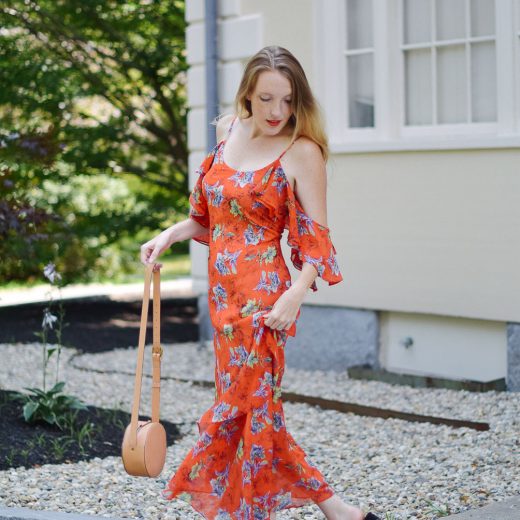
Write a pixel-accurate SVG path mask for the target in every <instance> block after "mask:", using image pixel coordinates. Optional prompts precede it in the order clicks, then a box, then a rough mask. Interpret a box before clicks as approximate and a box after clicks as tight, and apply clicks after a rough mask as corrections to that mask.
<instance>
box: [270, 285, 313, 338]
mask: <svg viewBox="0 0 520 520" xmlns="http://www.w3.org/2000/svg"><path fill="white" fill-rule="evenodd" d="M304 297H305V293H304V292H302V291H300V290H298V289H297V288H296V286H292V287H289V289H287V290H286V291H285V292H284V293H283V294H282V295H281V296H280V297H279V298H278V299H277V300H276V302H275V303H274V305H273V308H272V309H271V310H270V311H269V312H267V313H265V314H264V318H265V319H264V323H265V324H266V325H267V326H268V327H269V328H271V329H276V330H287V329H289V328H290V327H291V325H292V324H293V323H294V321H295V319H296V317H297V316H298V311H299V310H300V306H301V304H302V302H303V299H304Z"/></svg>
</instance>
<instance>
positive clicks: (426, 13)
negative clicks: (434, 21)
mask: <svg viewBox="0 0 520 520" xmlns="http://www.w3.org/2000/svg"><path fill="white" fill-rule="evenodd" d="M430 4H431V0H405V1H404V3H403V9H404V24H403V27H404V35H403V41H404V42H405V43H417V42H429V41H431V39H432V37H431V9H430Z"/></svg>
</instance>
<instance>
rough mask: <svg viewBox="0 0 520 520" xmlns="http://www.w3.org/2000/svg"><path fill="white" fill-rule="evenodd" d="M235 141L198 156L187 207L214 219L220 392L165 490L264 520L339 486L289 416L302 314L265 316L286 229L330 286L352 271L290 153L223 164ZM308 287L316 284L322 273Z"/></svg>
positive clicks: (215, 509) (212, 274)
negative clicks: (272, 319)
mask: <svg viewBox="0 0 520 520" xmlns="http://www.w3.org/2000/svg"><path fill="white" fill-rule="evenodd" d="M234 121H235V120H233V123H234ZM233 123H232V124H231V126H230V129H229V132H231V129H232V127H233ZM229 132H228V135H229ZM226 140H227V139H223V140H222V141H221V142H219V143H218V144H217V145H215V147H214V148H213V149H212V150H211V152H210V153H209V154H208V155H207V156H206V158H205V159H204V161H203V162H202V164H201V165H200V167H199V169H198V170H197V171H198V174H199V175H198V179H197V181H196V184H195V186H194V188H193V190H192V192H191V195H190V205H191V206H190V217H191V218H193V219H194V220H195V221H197V222H199V223H200V224H201V225H203V226H204V227H206V228H208V231H207V232H205V233H203V234H201V235H199V236H197V237H193V238H194V240H196V241H198V242H199V243H202V244H205V245H207V246H209V256H208V277H209V290H208V303H209V311H210V317H211V322H212V325H213V329H214V332H213V346H214V353H215V402H214V404H213V405H212V406H211V407H210V408H209V409H208V410H207V411H206V412H204V414H203V415H202V417H201V418H200V419H199V420H198V421H197V426H198V430H199V437H198V440H197V442H196V444H195V446H194V447H193V448H192V449H191V450H190V451H189V453H188V455H187V456H186V458H185V459H184V460H183V461H182V462H181V464H180V465H179V467H178V469H177V471H176V472H175V474H174V475H173V477H172V478H171V479H170V481H169V482H168V484H167V486H166V487H165V488H164V489H163V490H162V493H161V494H162V496H163V497H164V498H165V499H167V500H172V499H173V498H175V497H178V498H179V499H181V500H184V501H187V502H188V503H190V504H191V506H192V507H193V508H194V509H195V510H196V511H198V512H199V513H201V514H202V516H203V517H204V518H206V519H210V520H213V519H218V520H249V519H251V520H262V519H269V516H270V513H271V512H272V511H279V510H282V509H286V508H293V507H301V506H303V505H308V504H312V503H314V502H321V501H323V500H326V499H327V498H329V497H331V496H332V495H333V490H332V488H331V487H330V486H329V485H328V484H327V483H326V482H325V479H324V477H323V475H322V473H321V472H320V471H319V470H318V469H317V468H316V466H314V464H313V463H312V462H311V461H310V460H309V458H308V456H307V455H306V454H305V452H304V451H303V449H302V448H301V447H300V446H299V445H298V444H297V443H296V441H295V440H294V438H293V437H292V436H291V434H290V433H289V432H288V431H287V429H286V426H285V419H284V411H283V407H282V400H281V382H282V377H283V374H284V366H285V358H284V346H285V343H286V341H287V336H288V335H291V336H294V335H295V333H296V321H295V322H294V323H293V324H292V325H291V327H290V328H289V329H288V330H283V331H278V330H275V329H271V328H270V327H268V326H267V325H265V324H264V323H263V317H264V314H265V313H267V312H268V311H269V310H270V309H271V308H272V306H273V305H274V303H275V302H276V300H277V299H278V298H279V297H280V295H281V294H282V293H283V292H284V291H285V290H287V289H288V288H289V287H290V286H291V275H290V272H289V269H288V267H287V265H286V263H285V262H284V259H283V256H282V250H281V246H280V238H281V235H282V233H283V231H284V229H288V237H287V243H288V244H289V246H290V247H291V261H292V263H293V264H294V266H295V267H296V268H297V269H300V270H301V268H302V264H303V262H309V263H311V264H312V265H313V266H314V267H315V268H316V270H317V272H318V275H319V276H320V277H321V278H322V279H323V280H326V281H327V282H328V283H329V285H332V284H336V283H338V282H340V281H341V280H343V277H342V275H341V273H340V271H339V268H338V264H337V262H336V256H335V254H336V250H335V248H334V246H333V244H332V241H331V237H330V233H329V228H328V227H326V226H323V225H321V224H319V223H318V222H316V221H314V220H313V219H311V218H310V217H309V216H308V215H306V213H305V212H304V210H303V208H302V206H301V205H300V203H299V202H298V200H297V199H296V196H295V194H294V193H293V191H292V189H291V186H290V184H289V182H288V180H287V178H286V176H285V173H284V171H283V169H282V166H281V164H280V158H281V157H282V156H283V153H282V154H281V155H280V156H279V157H278V158H277V159H275V160H274V161H273V162H272V163H271V164H268V165H267V166H265V167H263V168H261V169H259V170H255V171H237V170H234V169H233V168H231V167H230V166H228V165H227V164H226V163H225V162H224V159H223V149H224V145H225V142H226ZM285 151H287V150H285ZM285 151H284V153H285ZM311 288H312V290H313V291H316V290H317V286H316V282H315V281H314V282H313V284H312V286H311ZM299 315H300V312H299V311H298V316H299Z"/></svg>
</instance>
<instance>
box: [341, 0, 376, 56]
mask: <svg viewBox="0 0 520 520" xmlns="http://www.w3.org/2000/svg"><path fill="white" fill-rule="evenodd" d="M372 45H373V34H372V0H347V48H348V49H361V48H364V47H372Z"/></svg>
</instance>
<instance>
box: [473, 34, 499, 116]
mask: <svg viewBox="0 0 520 520" xmlns="http://www.w3.org/2000/svg"><path fill="white" fill-rule="evenodd" d="M495 59H496V58H495V43H494V42H483V43H474V44H472V45H471V88H472V92H471V95H472V99H471V110H472V112H473V121H476V122H480V121H496V120H497V91H496V63H495Z"/></svg>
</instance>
